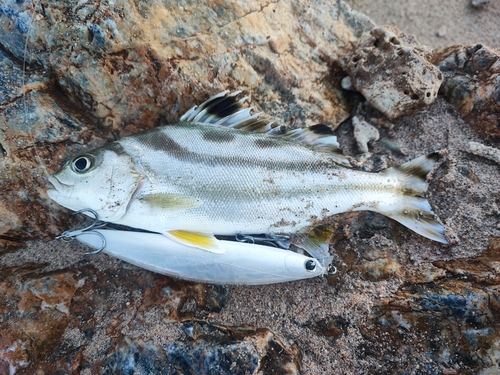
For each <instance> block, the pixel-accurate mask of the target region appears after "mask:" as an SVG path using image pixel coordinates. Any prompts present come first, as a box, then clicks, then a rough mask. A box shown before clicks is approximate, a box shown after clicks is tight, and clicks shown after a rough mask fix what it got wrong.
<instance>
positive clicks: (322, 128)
mask: <svg viewBox="0 0 500 375" xmlns="http://www.w3.org/2000/svg"><path fill="white" fill-rule="evenodd" d="M309 130H311V131H312V132H313V133H314V134H322V135H333V130H332V129H331V128H330V127H329V126H328V125H325V124H316V125H312V126H310V127H309Z"/></svg>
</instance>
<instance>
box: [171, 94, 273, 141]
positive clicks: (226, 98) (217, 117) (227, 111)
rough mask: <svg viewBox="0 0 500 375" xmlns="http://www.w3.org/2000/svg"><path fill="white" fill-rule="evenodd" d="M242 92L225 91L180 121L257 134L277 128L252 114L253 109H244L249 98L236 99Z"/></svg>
mask: <svg viewBox="0 0 500 375" xmlns="http://www.w3.org/2000/svg"><path fill="white" fill-rule="evenodd" d="M240 93H241V91H235V92H232V93H230V92H229V90H226V91H223V92H220V93H218V94H217V95H214V96H212V97H210V98H209V99H208V100H206V101H205V102H203V103H202V104H200V105H198V106H194V107H193V108H191V109H190V110H189V111H187V112H186V113H185V114H184V115H182V117H181V118H180V121H186V122H193V123H198V124H207V125H218V126H225V127H228V128H233V129H239V130H245V131H250V132H255V133H267V132H270V131H272V130H273V129H274V128H277V127H278V125H277V124H274V123H273V122H269V121H266V120H262V119H259V116H260V113H254V114H252V113H251V112H252V108H251V107H249V108H243V103H244V102H245V101H246V100H247V99H248V97H247V96H245V97H243V98H241V99H236V96H237V95H238V94H240Z"/></svg>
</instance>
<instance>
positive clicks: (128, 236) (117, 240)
mask: <svg viewBox="0 0 500 375" xmlns="http://www.w3.org/2000/svg"><path fill="white" fill-rule="evenodd" d="M73 236H74V237H75V238H76V239H77V240H78V241H80V242H81V243H84V244H86V245H88V246H90V247H93V248H95V249H97V250H98V251H99V250H102V251H103V252H104V253H106V254H108V255H111V256H113V257H116V258H118V259H121V260H124V261H126V262H128V263H132V264H134V265H136V266H138V267H141V268H145V269H147V270H150V271H153V272H157V273H161V274H165V275H169V276H175V277H179V278H182V279H188V280H193V281H199V282H205V283H211V284H245V285H261V284H274V283H282V282H287V281H294V280H300V279H309V278H312V277H317V276H321V275H324V274H325V273H326V272H327V268H326V267H323V266H322V265H321V264H320V262H319V261H317V260H316V259H314V258H311V257H307V256H305V255H302V254H298V253H295V252H293V251H289V250H283V249H279V248H275V247H270V246H264V245H258V244H253V243H245V242H236V241H225V240H220V246H221V248H222V249H224V253H213V252H208V251H204V250H201V249H199V248H196V247H192V246H188V245H185V244H182V243H180V242H178V241H174V240H172V239H170V238H168V237H166V236H163V235H161V234H158V233H145V232H133V231H122V230H110V229H91V230H78V231H75V232H73V233H72V232H66V234H65V237H66V238H69V237H73Z"/></svg>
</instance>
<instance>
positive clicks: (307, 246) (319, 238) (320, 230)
mask: <svg viewBox="0 0 500 375" xmlns="http://www.w3.org/2000/svg"><path fill="white" fill-rule="evenodd" d="M332 235H333V228H331V227H328V226H319V227H315V228H312V229H311V230H309V232H305V233H299V234H297V235H295V237H294V238H293V241H292V243H293V244H294V245H295V246H297V247H300V248H301V249H303V250H305V251H307V252H308V253H309V255H311V256H312V257H314V258H316V259H317V260H318V261H319V262H320V263H321V264H322V265H323V266H327V265H329V264H330V263H331V262H332V256H331V255H330V252H329V249H330V239H331V238H332Z"/></svg>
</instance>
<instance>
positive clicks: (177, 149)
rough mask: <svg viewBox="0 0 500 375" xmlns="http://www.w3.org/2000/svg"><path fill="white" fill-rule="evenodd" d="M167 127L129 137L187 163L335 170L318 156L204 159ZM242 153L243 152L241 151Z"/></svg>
mask: <svg viewBox="0 0 500 375" xmlns="http://www.w3.org/2000/svg"><path fill="white" fill-rule="evenodd" d="M168 126H169V125H165V127H158V128H155V129H152V130H148V131H146V132H143V133H139V134H137V135H134V136H130V137H132V138H134V139H135V141H136V142H137V143H139V144H142V145H144V146H146V147H149V148H151V149H152V150H154V151H160V152H168V153H169V154H170V155H172V156H173V157H175V158H176V159H178V160H182V161H187V162H195V163H202V164H206V165H236V164H239V165H245V164H246V165H249V166H250V165H253V166H259V167H262V168H269V167H272V168H273V169H276V170H291V171H308V172H309V171H313V170H316V171H318V170H320V169H323V170H325V171H329V172H330V173H332V172H333V170H335V169H337V168H336V167H337V165H336V164H335V163H334V162H332V161H330V160H328V159H321V158H320V157H319V156H318V158H317V161H315V162H302V161H290V162H283V161H281V162H280V161H270V160H265V159H264V160H262V159H256V158H252V156H251V155H250V156H249V157H245V156H246V155H247V154H245V153H241V154H239V155H238V156H236V155H235V156H220V155H218V154H216V153H215V152H216V150H214V154H213V155H209V157H206V155H203V154H198V153H196V152H192V151H190V150H188V149H187V148H184V147H182V146H181V145H179V144H178V143H177V142H176V141H175V140H173V139H172V138H170V137H169V136H168V135H167V134H166V132H165V128H166V127H168ZM214 133H224V132H223V131H220V132H217V131H216V130H215V129H214ZM231 135H232V134H231ZM267 140H268V141H271V142H272V141H273V140H272V139H271V138H269V139H267ZM275 142H276V143H275V146H276V147H277V148H278V147H281V145H280V144H279V143H278V141H277V140H276V141H275ZM242 151H244V150H242Z"/></svg>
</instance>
